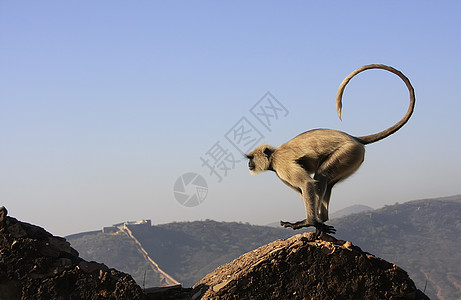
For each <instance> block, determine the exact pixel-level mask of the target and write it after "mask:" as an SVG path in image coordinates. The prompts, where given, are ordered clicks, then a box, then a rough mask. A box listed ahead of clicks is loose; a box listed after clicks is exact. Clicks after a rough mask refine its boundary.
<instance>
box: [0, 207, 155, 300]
mask: <svg viewBox="0 0 461 300" xmlns="http://www.w3.org/2000/svg"><path fill="white" fill-rule="evenodd" d="M0 223H1V224H3V225H1V224H0V300H4V299H8V300H10V299H13V300H15V299H18V300H19V299H147V298H146V296H145V295H144V293H143V292H142V289H141V288H140V287H139V286H138V285H137V284H136V282H135V281H134V280H133V278H132V277H131V276H130V275H128V274H125V273H122V272H119V271H117V270H115V269H109V268H108V267H107V266H105V265H103V264H98V263H96V262H86V261H85V260H83V259H81V258H80V257H79V256H78V252H77V251H76V250H75V249H73V248H72V247H71V246H70V244H69V243H68V242H67V241H66V240H65V239H64V238H62V237H57V236H53V235H52V234H50V233H49V232H47V231H46V230H44V229H43V228H41V227H38V226H35V225H32V224H27V223H24V222H20V221H18V220H16V219H15V218H11V217H9V216H7V215H6V209H5V208H4V207H2V208H0Z"/></svg>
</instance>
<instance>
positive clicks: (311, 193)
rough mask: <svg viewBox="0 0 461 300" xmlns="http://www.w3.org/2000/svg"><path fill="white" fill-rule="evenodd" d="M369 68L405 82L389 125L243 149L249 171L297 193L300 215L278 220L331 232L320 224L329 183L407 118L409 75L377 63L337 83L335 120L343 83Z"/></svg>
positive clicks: (345, 174) (325, 214) (353, 168)
mask: <svg viewBox="0 0 461 300" xmlns="http://www.w3.org/2000/svg"><path fill="white" fill-rule="evenodd" d="M369 69H383V70H386V71H389V72H392V73H394V74H395V75H397V76H399V77H400V78H401V79H402V80H403V82H404V83H405V84H406V86H407V88H408V91H409V96H410V105H409V107H408V110H407V112H406V113H405V115H404V117H403V118H402V119H401V120H400V121H399V122H397V123H396V124H395V125H393V126H391V127H389V128H388V129H386V130H384V131H381V132H379V133H376V134H371V135H367V136H362V137H355V136H352V135H349V134H347V133H345V132H342V131H338V130H333V129H313V130H309V131H306V132H303V133H301V134H299V135H298V136H296V137H294V138H293V139H291V140H289V141H288V142H287V143H285V144H282V145H280V146H279V147H272V146H269V145H268V144H266V143H264V144H262V145H260V146H257V147H256V148H255V149H254V150H253V151H252V152H251V153H248V154H246V158H247V159H248V160H249V161H248V168H249V171H250V173H251V174H252V175H256V174H258V173H260V172H263V171H273V172H275V173H276V175H277V176H278V177H279V179H280V180H281V181H282V182H283V183H285V184H286V185H287V186H288V187H290V188H292V189H293V190H295V191H296V192H298V193H299V194H300V195H301V198H302V199H303V202H304V206H305V209H306V219H304V220H301V221H298V222H295V223H290V222H286V221H280V225H281V226H283V227H286V228H292V229H294V230H296V229H300V228H303V227H315V229H316V232H315V235H316V236H317V237H318V236H320V235H321V234H322V233H326V234H334V233H336V229H335V228H334V227H333V226H330V225H327V224H325V222H326V221H328V206H329V203H330V196H331V190H332V188H333V186H334V185H335V184H337V183H338V182H340V181H343V180H344V179H346V178H347V177H349V176H351V175H352V174H353V173H355V171H357V169H358V168H359V167H360V166H361V164H362V163H363V160H364V157H365V145H368V144H371V143H374V142H377V141H379V140H382V139H384V138H386V137H388V136H389V135H391V134H394V133H395V132H397V131H398V130H399V129H400V128H402V127H403V126H404V125H405V124H406V123H407V122H408V120H409V119H410V117H411V115H412V114H413V110H414V106H415V101H416V100H415V92H414V89H413V86H412V85H411V83H410V80H409V79H408V78H407V77H406V76H405V75H404V74H403V73H401V72H400V71H398V70H396V69H394V68H393V67H390V66H387V65H382V64H370V65H365V66H362V67H360V68H358V69H356V70H355V71H353V72H352V73H351V74H349V75H348V76H347V77H346V78H345V79H344V80H343V82H342V83H341V84H340V86H339V89H338V92H337V95H336V111H337V113H338V116H339V119H340V120H342V118H341V111H342V96H343V92H344V88H345V87H346V85H347V84H348V83H349V81H350V80H351V79H352V78H353V77H354V76H355V75H357V74H359V73H361V72H363V71H365V70H369Z"/></svg>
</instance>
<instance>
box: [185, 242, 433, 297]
mask: <svg viewBox="0 0 461 300" xmlns="http://www.w3.org/2000/svg"><path fill="white" fill-rule="evenodd" d="M194 291H195V297H196V298H197V299H428V298H427V297H426V296H425V295H424V294H423V293H422V292H421V291H419V290H418V289H417V288H416V287H415V284H414V283H413V281H412V280H411V279H410V278H409V277H408V274H407V273H406V272H405V271H404V270H402V269H400V268H399V267H398V266H396V265H394V264H392V263H389V262H387V261H384V260H382V259H379V258H377V257H375V256H373V255H371V254H369V253H365V252H363V251H362V250H361V249H360V248H359V247H356V246H354V245H352V244H351V242H345V241H339V240H336V239H334V238H332V237H331V236H327V235H323V236H321V239H317V240H314V236H313V234H312V233H304V234H298V235H295V236H293V237H292V238H289V239H287V240H277V241H275V242H272V243H270V244H268V245H265V246H262V247H260V248H258V249H256V250H254V251H252V252H249V253H246V254H244V255H242V256H241V257H239V258H237V259H236V260H234V261H232V262H230V263H228V264H225V265H223V266H221V267H219V268H218V269H216V270H215V271H214V272H212V273H210V274H208V275H207V276H205V277H204V278H203V279H202V280H200V281H199V282H198V283H197V284H196V285H195V286H194Z"/></svg>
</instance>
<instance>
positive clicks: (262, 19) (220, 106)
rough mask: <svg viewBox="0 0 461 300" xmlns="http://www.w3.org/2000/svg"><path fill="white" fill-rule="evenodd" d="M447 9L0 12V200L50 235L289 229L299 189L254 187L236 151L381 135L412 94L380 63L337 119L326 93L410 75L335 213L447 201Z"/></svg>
mask: <svg viewBox="0 0 461 300" xmlns="http://www.w3.org/2000/svg"><path fill="white" fill-rule="evenodd" d="M460 11H461V4H460V3H458V2H455V1H452V2H448V3H432V2H420V1H408V2H397V1H391V2H366V1H359V2H353V3H342V2H334V3H333V2H331V3H324V2H309V1H306V2H301V1H295V2H290V3H289V4H287V3H282V2H276V1H264V2H262V1H252V2H249V3H248V2H243V1H233V2H212V1H194V2H179V1H168V2H160V1H149V2H147V1H146V2H137V3H132V2H123V1H97V2H94V1H86V0H83V1H78V2H72V3H70V2H60V1H49V0H45V1H40V2H14V1H2V2H0V54H1V55H0V66H1V68H0V105H1V106H0V205H4V206H5V207H7V209H8V211H9V214H10V215H11V216H14V217H17V218H19V219H20V220H22V221H25V222H29V223H33V224H37V225H39V226H42V227H44V228H45V229H47V230H48V231H50V232H51V233H53V234H56V235H62V236H65V235H69V234H73V233H77V232H84V231H90V230H98V229H100V228H102V227H103V226H107V225H111V224H116V223H120V222H123V221H128V220H140V219H151V220H152V223H153V224H160V223H168V222H173V221H191V220H200V219H202V220H205V219H213V220H218V221H237V222H249V223H251V224H269V223H271V222H274V221H279V220H297V219H302V218H304V217H305V213H304V205H303V203H302V200H301V198H300V197H299V195H297V194H296V193H294V192H293V191H292V190H291V189H289V188H287V187H286V186H285V185H284V184H283V183H282V182H281V181H280V180H279V179H278V178H277V177H276V176H275V174H273V173H272V172H266V173H264V174H260V175H258V176H251V175H250V174H249V172H248V168H247V161H246V160H245V159H244V158H243V155H242V153H241V152H244V151H246V150H247V148H250V147H251V146H253V144H260V143H262V142H267V143H269V144H271V145H273V146H278V145H280V144H282V143H285V142H286V141H288V140H290V139H291V138H293V137H294V136H296V135H298V134H299V133H301V132H304V131H307V130H310V129H315V128H332V129H338V130H341V131H345V132H347V133H349V134H351V135H354V136H361V135H367V134H372V133H376V132H379V131H382V130H384V129H386V128H388V127H390V126H391V125H393V124H394V123H395V122H397V121H398V120H400V119H401V118H402V116H403V115H404V114H405V112H406V110H407V107H408V101H409V99H408V91H407V89H406V87H405V85H404V83H403V82H402V81H401V80H400V79H399V78H398V77H397V76H395V75H393V74H390V73H388V72H386V71H382V70H370V71H366V72H364V73H362V74H360V75H359V76H357V77H356V78H354V79H353V80H352V81H351V82H350V84H349V86H348V87H347V88H346V91H345V94H344V98H343V114H342V120H343V121H342V122H341V121H340V120H339V118H338V116H337V114H336V110H335V96H336V91H337V88H338V86H339V84H340V83H341V81H342V80H343V79H344V78H345V77H346V76H347V75H348V74H349V73H350V72H352V71H353V70H354V69H356V68H358V67H360V66H362V65H365V64H370V63H383V64H387V65H391V66H393V67H395V68H396V69H398V70H400V71H402V72H403V73H404V74H405V75H406V76H407V77H408V78H409V79H410V81H411V82H412V84H413V86H414V88H415V93H416V106H415V112H414V114H413V116H412V118H411V119H410V121H409V122H408V123H407V124H406V125H405V126H404V127H403V128H402V129H401V130H400V131H398V132H397V133H395V134H394V135H392V136H390V137H388V138H386V139H384V140H382V141H380V142H377V143H375V144H372V145H368V146H367V148H366V149H367V153H366V158H365V161H364V163H363V165H362V167H361V168H360V169H359V170H358V172H357V173H356V174H354V175H353V176H352V177H351V178H349V179H347V180H346V181H345V182H343V183H340V184H338V185H337V186H336V187H335V188H334V189H333V192H332V198H331V212H334V211H337V210H340V209H342V208H345V207H348V206H350V205H353V204H363V205H367V206H371V207H373V208H379V207H382V206H384V205H390V204H394V203H396V202H400V203H402V202H406V201H409V200H416V199H426V198H434V197H444V196H450V195H456V194H461V189H460V188H459V186H458V185H459V183H458V179H459V178H461V160H460V159H459V158H458V155H459V153H458V152H459V151H458V149H459V148H460V147H461V145H460V144H461V133H460V131H459V130H458V129H459V128H461V119H460V118H459V116H458V112H459V110H460V105H461V101H460V100H461V99H459V98H460V96H459V92H458V90H457V86H458V85H459V83H460V82H461V75H460V73H459V69H460V66H461V60H460V59H459V53H461V41H460V39H459V38H458V35H459V33H458V29H459V28H460V27H461V20H460V18H459V12H460ZM270 104H273V105H274V106H272V107H271V106H270ZM261 109H265V111H262V110H261ZM249 129H251V134H250V135H245V136H243V135H239V134H242V133H243V132H246V131H245V130H249ZM218 156H219V161H218ZM215 159H216V160H215ZM214 160H215V161H214ZM184 174H192V175H186V176H184V177H182V176H183V175H184ZM196 175H200V176H201V177H200V176H196ZM189 179H190V180H194V181H193V182H194V183H195V184H194V186H193V187H192V186H191V185H188V184H187V183H188V180H189ZM202 179H203V180H202ZM201 180H202V181H201ZM205 183H206V187H205V186H204V185H205ZM183 187H184V190H181V189H182V188H183ZM195 187H198V189H197V190H195V189H192V188H195ZM195 192H197V197H196V198H193V199H192V198H187V197H186V196H187V195H190V194H193V193H195ZM183 196H184V197H183ZM181 197H182V198H181ZM203 200H204V201H203ZM178 201H179V202H182V203H183V204H186V205H190V206H192V207H187V206H185V205H183V204H181V203H179V202H178ZM197 201H198V202H202V201H203V202H202V203H201V204H199V205H195V204H198V203H196V202H197ZM194 205H195V206H194Z"/></svg>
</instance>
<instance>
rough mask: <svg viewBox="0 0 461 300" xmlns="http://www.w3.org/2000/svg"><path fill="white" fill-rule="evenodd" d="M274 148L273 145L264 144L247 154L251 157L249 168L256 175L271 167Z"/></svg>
mask: <svg viewBox="0 0 461 300" xmlns="http://www.w3.org/2000/svg"><path fill="white" fill-rule="evenodd" d="M274 150H275V149H274V148H273V147H271V146H269V145H267V144H262V145H260V146H258V147H256V148H255V149H254V150H253V151H252V152H251V153H248V154H247V155H246V157H247V158H248V159H249V161H248V168H249V169H250V173H251V174H252V175H256V174H258V173H260V172H262V171H266V170H269V168H271V159H272V158H271V155H272V153H273V152H274Z"/></svg>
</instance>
